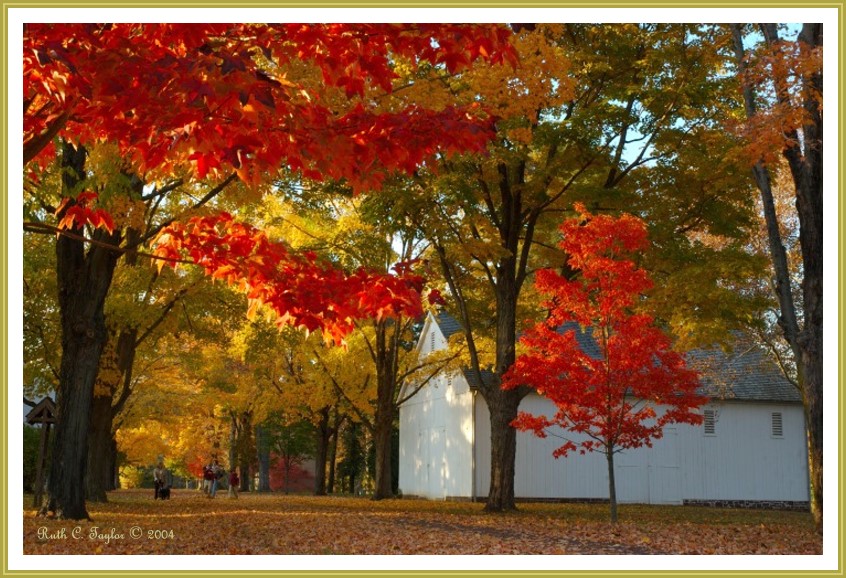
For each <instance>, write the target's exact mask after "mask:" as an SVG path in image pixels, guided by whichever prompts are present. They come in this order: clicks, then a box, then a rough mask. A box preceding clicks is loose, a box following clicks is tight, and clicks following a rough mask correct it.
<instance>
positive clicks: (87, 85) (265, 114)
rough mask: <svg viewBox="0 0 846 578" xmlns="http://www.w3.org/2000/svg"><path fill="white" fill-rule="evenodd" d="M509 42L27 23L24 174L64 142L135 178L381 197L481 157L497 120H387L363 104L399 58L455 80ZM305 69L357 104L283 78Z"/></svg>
mask: <svg viewBox="0 0 846 578" xmlns="http://www.w3.org/2000/svg"><path fill="white" fill-rule="evenodd" d="M510 35H511V31H510V30H509V29H508V28H507V27H505V26H493V25H461V24H413V25H393V24H276V25H270V24H27V25H26V26H25V28H24V78H23V80H24V82H23V90H24V95H23V97H24V162H25V163H27V162H28V161H30V160H32V159H36V158H42V159H46V158H49V157H50V156H51V155H52V153H53V152H54V151H53V150H52V143H53V138H54V137H55V136H56V135H59V136H63V137H65V138H68V139H70V140H72V141H73V142H74V143H78V144H86V143H89V142H92V141H98V140H107V141H109V142H113V143H117V144H118V145H119V146H120V148H121V151H122V152H123V153H125V154H126V155H127V157H128V158H130V159H131V160H132V161H134V164H135V165H136V167H137V170H138V171H140V172H141V173H148V172H151V171H153V172H155V173H156V174H159V175H161V174H170V173H171V172H172V171H173V170H175V169H185V168H187V169H189V170H191V171H192V172H193V173H194V174H195V175H196V176H198V177H200V178H204V177H205V176H206V175H207V174H208V173H209V172H219V171H225V172H230V171H232V170H234V171H236V172H237V174H238V176H239V177H240V178H241V180H243V181H245V182H256V181H258V180H259V179H260V178H261V177H262V174H263V172H264V171H266V170H278V169H279V168H280V167H282V166H287V167H289V168H291V169H292V170H296V171H301V172H302V174H303V175H304V176H305V177H308V178H312V179H321V180H322V179H328V178H331V179H346V180H347V181H348V182H349V183H350V184H351V185H352V186H353V187H354V188H355V189H365V188H376V187H378V185H379V184H380V183H381V182H382V181H383V180H384V178H385V177H386V175H388V174H390V173H391V172H392V171H394V170H402V171H405V172H410V171H413V170H414V169H416V168H417V166H419V164H420V163H421V162H423V161H424V160H425V159H427V158H429V157H431V156H432V155H433V154H434V153H435V152H438V151H441V152H455V151H466V150H477V151H478V150H481V149H483V148H484V146H485V143H486V142H487V140H488V139H489V138H490V137H491V136H492V135H493V132H492V118H491V117H490V116H488V115H484V114H480V110H479V109H478V107H476V106H474V105H470V106H467V107H446V108H443V109H442V110H430V109H427V108H425V107H422V106H419V105H413V104H412V105H407V106H404V107H402V108H401V109H399V110H384V107H378V108H377V107H375V106H373V105H372V103H373V99H372V97H373V95H374V93H373V92H372V91H371V92H368V91H370V89H378V90H381V91H383V93H388V92H391V90H392V82H393V81H394V79H395V78H396V77H397V74H396V73H395V72H394V70H393V64H394V62H396V60H397V59H407V60H410V61H411V62H412V63H413V64H417V63H419V62H423V61H427V62H430V63H432V64H435V65H442V66H444V67H445V68H446V69H447V70H448V71H449V72H456V71H458V70H461V69H462V68H464V67H466V66H468V65H469V64H471V63H472V62H473V61H474V60H476V59H478V58H484V59H486V60H488V61H490V62H512V63H513V62H515V60H516V56H515V52H514V50H513V48H512V47H511V45H510V43H509V40H508V39H509V36H510ZM303 64H308V65H309V66H312V67H316V68H317V69H318V70H319V72H320V74H321V75H322V79H323V86H322V88H323V89H324V90H325V88H326V87H334V88H339V89H341V90H342V92H343V93H344V94H345V95H346V96H347V97H348V99H355V98H358V101H357V102H358V104H357V105H355V106H351V107H344V108H338V107H337V106H336V103H333V101H332V99H331V98H326V95H325V94H323V91H322V90H320V89H316V88H314V87H313V86H311V87H310V86H308V85H305V84H303V83H301V82H300V81H298V80H297V79H294V80H291V79H289V78H288V77H289V73H290V72H291V70H290V68H291V66H293V65H300V66H302V65H303ZM365 95H367V96H369V97H371V98H370V99H366V98H364V97H365ZM353 102H356V101H355V100H353Z"/></svg>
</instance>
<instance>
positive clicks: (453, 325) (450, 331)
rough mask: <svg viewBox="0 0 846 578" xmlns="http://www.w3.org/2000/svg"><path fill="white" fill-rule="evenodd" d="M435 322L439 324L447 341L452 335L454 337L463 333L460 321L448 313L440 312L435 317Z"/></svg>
mask: <svg viewBox="0 0 846 578" xmlns="http://www.w3.org/2000/svg"><path fill="white" fill-rule="evenodd" d="M435 321H436V322H437V324H438V327H439V328H440V330H441V333H443V334H444V337H446V338H447V339H449V338H450V336H451V335H454V334H456V333H458V332H459V331H461V324H460V323H459V322H458V319H456V318H455V317H453V316H452V315H450V314H449V313H447V312H446V311H440V312H438V314H437V315H435Z"/></svg>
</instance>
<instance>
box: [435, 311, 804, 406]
mask: <svg viewBox="0 0 846 578" xmlns="http://www.w3.org/2000/svg"><path fill="white" fill-rule="evenodd" d="M435 321H436V322H437V324H438V327H440V329H441V332H442V333H443V334H444V337H446V338H449V337H450V335H453V334H455V333H457V332H459V331H461V324H460V323H459V322H458V320H457V319H455V317H453V316H451V315H450V314H449V313H446V312H445V311H442V312H440V313H438V314H437V315H436V316H435ZM570 329H573V330H575V332H576V341H577V342H578V343H579V345H580V346H581V347H582V350H583V351H584V352H585V353H587V354H588V355H590V356H591V357H594V358H598V357H599V356H600V355H601V352H600V350H599V346H598V345H597V343H596V341H595V340H594V339H593V337H592V334H593V330H592V329H591V328H587V329H585V330H582V329H581V328H580V327H579V326H578V324H576V323H566V324H564V325H562V326H561V329H560V330H559V331H560V332H562V333H563V332H564V331H568V330H570ZM735 337H736V341H735V344H734V347H733V349H732V350H731V351H728V352H727V351H724V350H723V349H722V348H720V347H714V348H710V349H694V350H691V351H689V352H688V353H687V361H688V364H689V365H690V366H691V367H693V368H694V369H696V370H697V371H699V373H700V376H701V381H702V388H701V389H700V391H701V392H702V393H703V394H705V395H707V396H709V397H711V398H716V399H734V400H743V401H777V402H790V403H799V402H801V401H802V397H801V396H800V394H799V392H798V391H797V390H796V388H795V387H793V385H792V384H791V383H790V382H789V381H788V380H787V379H786V378H785V377H784V375H783V374H782V373H781V371H780V370H779V368H778V367H777V366H776V364H775V363H774V362H773V361H772V360H771V359H770V358H769V357H768V356H767V355H766V353H765V352H764V351H763V350H762V349H761V348H760V347H759V346H757V345H756V344H754V343H753V342H752V341H751V340H749V339H747V338H744V337H742V336H741V335H740V334H738V335H735ZM464 376H465V377H466V378H467V382H468V383H469V384H470V386H471V387H478V386H479V380H478V378H477V377H476V373H475V372H474V371H472V370H469V369H465V370H464ZM494 377H495V376H494V373H493V372H491V371H487V370H483V371H482V379H483V380H484V381H486V382H487V380H489V379H493V378H494Z"/></svg>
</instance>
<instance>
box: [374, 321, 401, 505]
mask: <svg viewBox="0 0 846 578" xmlns="http://www.w3.org/2000/svg"><path fill="white" fill-rule="evenodd" d="M375 328H376V341H375V344H374V347H373V349H372V350H371V355H372V356H373V361H374V362H375V364H376V412H375V415H374V416H373V431H372V434H373V448H374V451H375V454H376V463H375V472H374V480H373V483H374V490H373V499H374V500H384V499H386V498H392V497H393V496H394V488H393V484H392V483H391V471H392V462H393V459H392V453H391V435H392V433H393V430H394V421H395V419H396V413H397V407H396V396H397V393H398V392H397V389H398V386H397V372H398V370H399V367H398V364H399V348H400V344H399V338H400V336H401V333H402V324H401V323H399V322H397V321H396V320H393V319H388V320H383V321H380V322H379V323H376V324H375Z"/></svg>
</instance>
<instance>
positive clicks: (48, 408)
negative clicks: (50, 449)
mask: <svg viewBox="0 0 846 578" xmlns="http://www.w3.org/2000/svg"><path fill="white" fill-rule="evenodd" d="M26 422H27V423H28V424H29V425H35V424H36V423H38V424H41V438H40V440H39V443H38V462H37V466H36V470H35V496H34V497H33V505H34V506H35V507H36V508H40V507H41V500H42V498H43V494H44V471H45V470H46V462H47V439H48V438H49V437H50V426H51V425H52V424H54V423H56V404H55V403H53V400H52V399H50V398H49V397H45V398H44V399H42V400H41V401H40V402H38V404H36V406H35V407H34V408H32V409H31V410H30V412H29V413H28V414H27V415H26Z"/></svg>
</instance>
